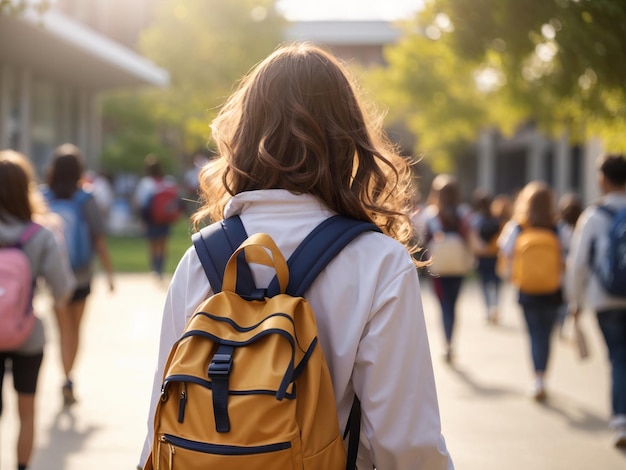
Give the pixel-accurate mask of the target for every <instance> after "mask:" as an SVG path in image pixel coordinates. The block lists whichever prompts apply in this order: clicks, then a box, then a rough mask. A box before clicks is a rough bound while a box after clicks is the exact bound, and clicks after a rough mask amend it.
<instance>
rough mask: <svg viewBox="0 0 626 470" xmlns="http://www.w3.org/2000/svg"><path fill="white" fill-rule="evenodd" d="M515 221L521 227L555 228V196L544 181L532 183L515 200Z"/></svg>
mask: <svg viewBox="0 0 626 470" xmlns="http://www.w3.org/2000/svg"><path fill="white" fill-rule="evenodd" d="M513 219H514V220H515V221H516V222H517V223H518V224H519V225H521V226H530V227H543V228H553V227H554V226H555V224H556V211H555V203H554V194H553V192H552V189H550V186H548V185H547V184H546V183H544V182H543V181H531V182H530V183H528V184H526V186H524V188H522V190H521V191H520V193H519V195H518V196H517V199H516V200H515V209H514V213H513Z"/></svg>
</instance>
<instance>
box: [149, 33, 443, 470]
mask: <svg viewBox="0 0 626 470" xmlns="http://www.w3.org/2000/svg"><path fill="white" fill-rule="evenodd" d="M366 109H367V108H366V107H364V106H363V105H362V104H361V102H360V101H359V98H358V95H357V88H356V85H355V83H354V82H353V81H352V79H351V78H350V77H349V75H348V73H347V70H346V69H345V68H344V67H343V66H342V65H341V64H340V63H339V62H338V60H337V59H336V58H335V57H334V56H332V55H331V54H330V53H328V52H326V51H324V50H323V49H321V48H318V47H315V46H312V45H309V44H306V43H295V44H290V45H286V46H283V47H281V48H279V49H277V50H276V51H275V52H274V53H272V54H271V55H270V56H269V57H268V58H266V59H265V60H264V61H262V62H261V63H260V64H259V65H257V66H256V67H255V68H254V69H253V70H252V71H251V72H250V73H249V74H248V75H247V76H246V77H245V78H244V79H243V81H242V82H241V84H240V85H239V87H238V89H237V90H236V91H235V92H234V94H233V95H232V96H231V97H230V98H229V99H228V101H227V102H226V104H225V105H224V106H223V107H222V109H221V110H220V112H219V114H218V116H217V117H216V119H215V120H214V121H213V123H212V125H211V129H212V139H213V140H214V142H215V146H216V149H217V157H216V158H215V159H214V160H212V161H211V162H210V163H209V164H208V165H207V166H206V167H205V169H204V170H203V171H202V173H201V175H200V193H201V196H202V200H203V201H204V205H203V206H202V207H201V208H200V210H199V211H198V212H197V213H196V214H195V215H194V217H193V219H194V221H195V223H196V224H200V223H201V222H202V221H204V220H206V219H208V218H210V219H211V220H221V219H223V218H225V217H230V216H233V215H239V217H240V218H241V221H242V222H243V225H244V227H245V230H246V232H247V234H248V235H252V234H255V233H259V232H263V233H266V234H268V235H269V236H270V237H271V238H272V239H273V240H274V241H275V242H276V244H277V245H278V248H279V249H280V251H281V252H282V253H283V254H284V256H285V258H288V257H289V256H290V255H291V254H292V253H293V252H294V250H295V249H296V247H297V246H298V245H299V244H300V242H302V240H303V239H304V237H305V236H306V235H307V234H308V233H309V232H311V230H313V229H314V228H315V227H316V226H318V224H320V223H321V222H322V221H324V220H326V219H327V218H328V217H330V216H332V215H334V214H342V215H345V216H348V217H352V218H356V219H360V220H363V221H370V222H374V223H376V225H378V226H379V227H380V228H381V229H382V230H383V232H384V234H382V233H378V232H373V231H370V232H366V233H363V234H361V235H360V236H359V237H358V238H356V239H355V240H353V241H352V242H351V243H350V244H349V245H348V246H347V247H346V248H345V249H343V250H342V251H341V252H340V253H339V254H338V255H337V256H336V257H335V258H333V260H332V261H331V262H330V263H329V264H328V265H327V266H326V268H324V269H323V270H322V271H321V273H320V275H319V276H318V277H317V278H316V279H315V281H314V283H313V284H312V285H311V287H310V288H309V289H308V290H307V291H306V293H305V298H306V299H307V300H308V302H309V303H310V305H311V307H312V308H313V311H314V312H315V316H316V322H317V328H318V332H319V345H320V346H321V348H322V350H323V352H324V355H325V357H326V359H327V362H328V365H329V369H330V375H331V378H332V384H333V388H334V395H335V400H336V404H337V409H338V418H339V426H340V430H341V431H342V432H343V429H344V427H345V426H346V423H347V421H348V415H349V414H350V409H351V406H352V403H353V401H354V398H355V396H356V397H358V398H359V399H360V402H361V413H362V419H361V433H360V446H359V451H358V461H357V462H358V467H359V468H372V467H373V466H374V465H375V466H376V468H378V469H379V470H385V469H397V470H401V469H405V470H408V469H452V468H453V464H452V460H451V458H450V455H449V453H448V450H447V449H446V444H445V441H444V439H443V436H442V434H441V422H440V416H439V407H438V400H437V392H436V388H435V381H434V376H433V369H432V362H431V357H430V352H429V346H428V337H427V332H426V327H425V320H424V312H423V308H422V299H421V294H420V287H419V281H418V278H417V271H416V269H415V264H414V262H413V260H412V257H411V254H410V251H411V250H410V249H408V246H407V245H408V244H409V243H410V240H411V238H412V229H411V225H410V221H409V218H408V215H409V211H410V208H411V207H412V204H411V201H409V200H408V198H409V196H410V189H411V180H410V171H409V166H408V162H407V161H406V160H404V159H403V158H402V157H401V156H400V155H398V154H397V153H395V151H394V150H393V148H392V146H390V145H389V144H388V143H387V141H386V140H385V137H384V135H383V133H382V131H381V129H380V128H379V127H378V126H375V125H374V122H375V121H374V120H373V119H371V117H370V116H366V115H365V110H366ZM376 122H377V121H376ZM250 268H251V271H252V274H253V276H254V278H255V281H256V284H257V285H258V286H267V285H268V283H269V282H270V280H271V278H272V276H273V274H274V273H273V271H272V270H267V268H265V267H264V266H259V265H257V264H251V265H250ZM211 294H212V286H211V285H210V284H209V282H208V281H207V278H206V276H205V274H204V271H203V268H202V266H201V263H200V260H199V258H198V256H197V254H196V252H195V250H194V249H193V247H192V248H191V249H190V250H188V251H187V253H186V254H185V255H184V256H183V258H182V259H181V261H180V263H179V264H178V267H177V269H176V272H175V274H174V277H173V279H172V282H171V285H170V287H169V292H168V296H167V301H166V303H165V307H164V312H163V320H162V329H161V340H160V350H159V355H158V367H157V371H156V374H155V381H154V388H153V393H152V403H151V412H150V416H152V415H153V413H154V410H155V408H156V403H157V401H158V400H159V397H160V385H161V379H162V374H163V370H164V362H165V360H166V358H167V355H168V352H169V350H170V348H171V346H172V344H173V343H174V342H175V341H176V340H177V339H178V337H179V335H180V334H181V332H182V331H183V329H184V327H185V324H186V322H187V320H188V319H189V318H190V317H191V316H192V314H193V313H194V310H195V309H196V307H197V306H198V305H199V304H200V303H201V301H203V300H204V299H205V298H207V297H208V296H210V295H211ZM235 367H236V366H235ZM268 367H269V365H268ZM148 427H149V433H148V438H147V441H146V444H147V445H146V447H145V451H144V453H143V455H142V459H141V464H142V465H143V464H144V462H145V461H146V458H147V455H148V450H149V444H150V443H151V442H152V434H153V422H152V421H151V419H149V420H148ZM175 462H176V459H175V458H174V465H175Z"/></svg>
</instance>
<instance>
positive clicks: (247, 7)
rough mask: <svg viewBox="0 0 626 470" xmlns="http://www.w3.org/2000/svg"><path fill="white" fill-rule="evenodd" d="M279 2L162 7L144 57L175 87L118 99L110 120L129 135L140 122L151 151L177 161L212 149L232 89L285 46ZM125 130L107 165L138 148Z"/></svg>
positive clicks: (143, 45)
mask: <svg viewBox="0 0 626 470" xmlns="http://www.w3.org/2000/svg"><path fill="white" fill-rule="evenodd" d="M273 3H274V2H273V0H229V1H227V2H225V1H221V0H158V2H157V7H156V11H155V17H154V21H153V23H152V25H151V26H150V27H149V28H147V29H146V30H145V31H143V32H142V34H141V38H140V44H139V51H140V52H141V53H142V54H143V55H145V56H146V57H148V58H150V59H151V60H152V61H153V62H155V63H156V64H157V65H159V66H161V67H163V68H165V69H167V70H168V71H169V73H170V78H171V83H170V86H169V87H167V88H164V89H149V90H145V91H142V92H141V93H137V92H136V91H124V92H121V93H117V94H115V95H114V96H112V97H111V98H110V99H109V102H108V104H106V105H105V113H106V117H107V118H108V119H107V120H108V121H109V122H112V123H114V122H115V121H118V122H126V123H128V127H131V128H132V127H133V126H134V124H132V122H133V121H136V126H135V127H137V128H140V129H143V130H144V131H143V132H144V133H143V135H144V136H145V137H146V138H145V140H144V143H145V144H146V145H157V149H160V150H159V151H160V152H162V153H167V150H168V149H169V153H170V154H172V155H173V156H174V157H180V156H181V155H183V154H190V153H193V152H194V151H196V150H197V149H198V148H202V147H206V145H207V141H208V139H209V123H210V121H211V119H212V117H213V116H214V115H215V113H216V112H217V109H218V108H219V106H220V105H221V104H222V102H223V101H224V100H225V99H226V97H227V96H228V95H230V93H231V91H232V86H233V83H234V82H235V81H236V80H237V79H238V78H239V77H241V76H242V75H243V74H244V73H245V72H247V71H248V70H249V69H250V68H251V67H252V66H253V65H254V64H255V63H256V62H258V61H259V60H261V59H262V58H263V57H265V56H266V55H267V54H268V53H269V52H271V51H272V50H273V49H274V48H275V47H276V45H277V44H278V43H279V42H280V38H281V37H282V29H283V20H282V18H281V17H279V16H278V15H277V14H276V13H275V10H274V5H273ZM128 127H127V128H128ZM119 130H120V131H121V132H118V133H117V134H116V135H117V140H116V141H110V142H109V145H108V146H107V147H106V149H105V158H109V155H111V154H112V153H116V152H118V153H120V152H122V149H123V148H124V147H125V146H128V147H129V150H130V148H132V147H136V146H137V145H138V144H139V143H140V142H138V138H137V136H136V135H133V134H132V133H131V132H130V131H125V130H124V128H122V129H119ZM155 136H156V137H155ZM144 155H145V154H144ZM144 155H141V156H139V157H136V158H143V156H144ZM111 158H113V157H111ZM135 166H136V163H135Z"/></svg>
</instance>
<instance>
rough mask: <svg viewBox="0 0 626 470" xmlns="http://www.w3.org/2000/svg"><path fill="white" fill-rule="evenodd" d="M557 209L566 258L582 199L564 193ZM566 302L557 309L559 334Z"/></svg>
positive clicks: (566, 306) (561, 332) (573, 194)
mask: <svg viewBox="0 0 626 470" xmlns="http://www.w3.org/2000/svg"><path fill="white" fill-rule="evenodd" d="M557 209H558V221H557V224H558V227H559V233H560V234H561V242H562V245H563V246H562V248H563V257H564V259H567V256H568V255H569V251H570V248H571V245H572V236H573V234H574V228H575V227H576V222H577V221H578V218H579V217H580V214H581V213H582V211H583V205H582V201H581V200H580V197H578V195H577V194H575V193H566V194H563V196H561V198H560V199H559V203H558V205H557ZM568 310H569V309H568V304H567V302H563V305H561V307H560V310H559V318H558V326H559V335H562V334H563V324H564V322H565V319H566V318H567V314H568Z"/></svg>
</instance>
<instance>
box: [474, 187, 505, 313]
mask: <svg viewBox="0 0 626 470" xmlns="http://www.w3.org/2000/svg"><path fill="white" fill-rule="evenodd" d="M491 206H492V199H491V196H490V195H489V194H488V193H487V192H486V191H485V190H483V189H481V188H479V189H477V190H475V191H474V193H473V195H472V209H473V213H472V219H471V232H470V235H471V236H470V240H471V245H472V250H473V252H474V255H475V256H476V272H477V273H478V277H479V279H480V284H481V287H482V292H483V299H484V301H485V307H486V309H485V311H486V318H487V323H490V324H497V323H498V304H499V302H500V278H499V277H498V275H497V274H496V261H497V258H498V243H497V242H498V236H499V235H500V232H501V230H502V222H501V221H500V219H499V218H498V217H496V216H495V215H494V214H492V212H491Z"/></svg>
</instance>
